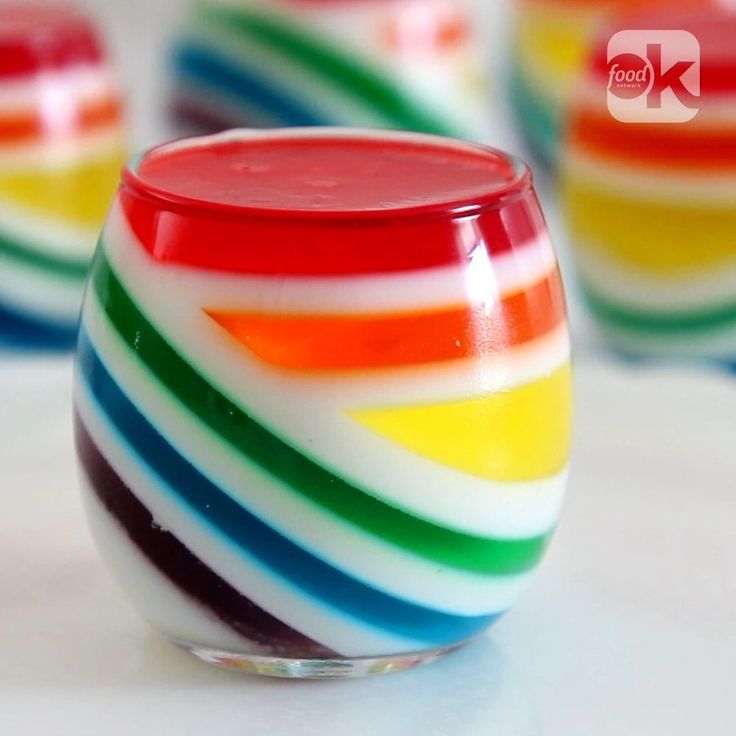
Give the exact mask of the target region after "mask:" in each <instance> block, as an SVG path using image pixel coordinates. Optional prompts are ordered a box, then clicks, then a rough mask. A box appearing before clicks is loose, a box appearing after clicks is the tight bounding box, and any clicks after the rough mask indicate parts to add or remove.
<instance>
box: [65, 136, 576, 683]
mask: <svg viewBox="0 0 736 736" xmlns="http://www.w3.org/2000/svg"><path fill="white" fill-rule="evenodd" d="M77 357H78V359H77V383H76V399H75V404H76V411H77V444H78V451H79V456H80V459H81V464H82V467H83V470H84V478H85V481H86V482H85V499H86V504H87V510H88V518H89V521H90V524H91V527H92V530H93V533H94V536H95V539H96V541H97V544H98V547H99V549H100V551H101V553H102V555H103V556H104V557H105V559H106V560H107V562H108V564H109V565H110V567H111V568H112V570H113V571H114V573H115V574H116V575H117V576H118V578H119V579H120V581H121V582H122V583H123V585H124V586H125V588H126V589H127V591H128V593H129V594H130V595H131V597H132V599H133V601H134V602H135V604H136V605H137V607H138V608H139V610H140V611H141V613H142V614H143V615H144V616H145V618H146V619H148V621H149V622H150V623H151V624H152V625H153V626H154V627H155V628H157V629H159V630H160V631H162V632H163V633H164V634H165V635H166V636H168V637H169V638H170V639H172V640H174V641H175V642H177V643H178V644H180V645H181V646H183V647H185V648H187V649H189V650H191V651H192V652H193V653H194V654H196V655H198V656H199V657H201V658H203V659H205V660H208V661H211V662H215V663H217V664H222V665H226V666H231V667H240V668H243V669H250V670H254V671H258V672H261V673H265V674H275V675H282V676H291V677H319V676H325V677H329V676H343V675H352V674H367V673H372V672H385V671H391V670H394V669H401V668H405V667H411V666H415V665H417V664H421V663H423V662H427V661H431V660H432V659H434V658H436V657H437V656H438V655H440V654H442V653H444V652H447V651H449V650H451V649H453V648H455V647H456V646H458V645H460V644H461V643H463V642H465V641H467V640H469V639H471V638H472V637H474V636H476V635H477V634H479V633H480V632H482V631H483V630H484V629H486V628H487V627H488V626H489V625H490V624H491V623H493V622H494V621H495V620H496V619H497V618H498V617H499V616H500V615H501V614H502V613H503V612H504V611H505V610H506V609H507V608H508V607H509V606H510V605H511V603H512V601H513V600H514V599H515V598H516V596H517V594H518V592H519V590H520V589H521V588H522V587H523V586H524V584H525V583H526V582H527V579H528V577H529V574H530V572H531V570H532V569H533V568H534V567H535V565H536V564H537V562H538V561H539V559H540V557H541V555H542V553H543V551H544V548H545V547H546V545H547V542H548V540H549V537H550V534H551V532H552V530H553V528H554V526H555V523H556V520H557V516H558V513H559V509H560V504H561V501H562V494H563V491H564V484H565V475H566V467H567V462H568V449H569V448H568V445H569V433H570V411H571V396H570V391H571V388H570V364H569V344H568V334H567V324H566V318H565V306H564V299H563V294H562V286H561V283H560V279H559V274H558V270H557V265H556V261H555V256H554V253H553V251H552V247H551V245H550V242H549V240H548V237H547V231H546V226H545V223H544V220H543V217H542V214H541V212H540V209H539V205H538V202H537V199H536V197H535V194H534V192H533V189H532V185H531V177H530V174H529V172H528V170H527V169H526V167H524V166H523V164H521V163H520V162H518V161H516V160H515V159H513V158H510V157H508V156H506V155H505V154H502V153H500V152H497V151H494V150H492V149H487V148H484V147H481V146H476V145H472V144H464V143H460V142H456V141H452V140H449V139H442V138H436V137H432V136H423V135H419V134H408V133H388V132H370V131H365V130H349V129H329V128H325V129H301V130H299V129H284V130H281V131H270V132H256V131H231V132H228V133H225V134H220V135H216V136H210V137H205V138H194V139H188V140H184V141H181V142H176V143H172V144H167V145H164V146H162V147H159V148H156V149H153V150H152V151H150V152H148V153H146V154H144V155H143V157H141V158H138V159H137V160H135V161H134V162H133V163H132V165H131V166H130V167H129V168H128V169H127V170H126V172H125V174H124V180H123V183H122V186H121V188H120V191H119V193H118V197H117V199H116V201H115V204H114V206H113V209H112V212H111V214H110V217H109V219H108V222H107V225H106V227H105V231H104V233H103V236H102V239H101V244H100V247H99V250H98V253H97V257H96V260H95V263H94V266H93V269H92V273H91V276H90V284H89V288H88V291H87V298H86V302H85V307H84V310H83V320H82V331H81V337H80V343H79V351H78V356H77Z"/></svg>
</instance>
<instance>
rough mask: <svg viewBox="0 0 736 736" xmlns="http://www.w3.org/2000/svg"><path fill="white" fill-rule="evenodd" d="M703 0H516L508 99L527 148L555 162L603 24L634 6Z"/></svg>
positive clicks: (685, 4)
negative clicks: (569, 115) (572, 107)
mask: <svg viewBox="0 0 736 736" xmlns="http://www.w3.org/2000/svg"><path fill="white" fill-rule="evenodd" d="M702 4H703V0H516V8H515V18H514V26H515V31H514V45H513V53H512V58H511V75H510V85H511V102H512V104H513V106H514V109H515V112H516V120H517V124H518V125H519V127H520V128H521V131H522V132H523V133H524V135H525V137H526V139H527V141H528V143H529V145H530V147H531V149H532V150H533V152H534V153H535V154H536V155H537V156H538V157H539V159H540V160H541V161H543V162H545V163H547V164H556V163H557V160H558V155H559V150H560V148H561V146H562V141H563V136H564V134H565V125H566V121H567V114H568V110H569V106H570V103H571V100H572V99H573V97H574V96H575V94H576V92H577V90H578V88H579V85H580V83H581V80H582V77H583V75H584V73H585V69H586V64H587V61H588V58H589V55H590V53H591V50H592V47H593V45H594V44H595V40H596V38H597V35H598V33H599V32H600V30H601V28H602V26H604V25H605V24H606V23H607V22H610V19H611V17H612V16H615V14H616V13H620V12H622V11H623V12H627V11H630V10H633V9H636V8H639V9H647V8H660V9H662V10H663V11H664V12H668V11H671V10H674V9H676V8H693V7H698V6H700V5H702Z"/></svg>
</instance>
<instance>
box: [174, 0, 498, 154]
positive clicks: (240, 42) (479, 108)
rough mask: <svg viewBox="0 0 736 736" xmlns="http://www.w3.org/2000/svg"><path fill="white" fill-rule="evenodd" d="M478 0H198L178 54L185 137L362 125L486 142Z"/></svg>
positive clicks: (177, 96) (177, 109)
mask: <svg viewBox="0 0 736 736" xmlns="http://www.w3.org/2000/svg"><path fill="white" fill-rule="evenodd" d="M481 27H482V26H480V25H479V24H478V23H477V22H475V16H474V13H473V12H472V9H471V7H470V6H469V3H468V0H418V1H417V0H383V1H382V2H375V0H329V2H325V1H324V0H319V1H316V2H315V1H312V2H303V0H242V1H241V2H239V3H237V4H235V3H230V2H224V1H223V0H197V2H195V3H194V4H193V7H192V10H191V13H190V14H189V16H188V19H187V20H186V21H185V24H184V27H183V29H182V31H181V32H180V34H179V39H178V41H177V42H176V45H175V47H174V51H173V59H172V73H173V100H172V102H173V105H172V106H173V111H174V114H175V118H176V120H177V121H178V123H179V124H180V125H181V127H182V129H184V130H185V131H187V132H190V133H191V132H199V133H204V132H215V131H217V130H222V129H223V128H229V127H233V126H240V125H242V126H253V127H277V126H286V125H291V126H305V125H354V126H371V127H378V128H400V129H406V130H418V131H422V132H426V133H436V134H441V135H453V136H456V137H460V138H469V139H472V140H482V141H485V140H487V138H488V136H489V131H490V124H491V118H490V116H491V99H490V84H489V82H488V75H487V73H486V66H487V64H486V61H485V51H486V49H485V47H484V39H483V37H482V34H481V33H480V30H479V29H480V28H481Z"/></svg>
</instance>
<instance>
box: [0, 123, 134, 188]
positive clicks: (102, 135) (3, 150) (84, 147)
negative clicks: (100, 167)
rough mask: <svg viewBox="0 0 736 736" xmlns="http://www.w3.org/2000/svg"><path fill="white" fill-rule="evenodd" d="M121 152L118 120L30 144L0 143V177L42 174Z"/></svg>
mask: <svg viewBox="0 0 736 736" xmlns="http://www.w3.org/2000/svg"><path fill="white" fill-rule="evenodd" d="M124 151H125V141H124V137H123V133H122V129H121V126H120V124H119V123H113V124H110V125H106V126H105V127H104V128H97V129H95V130H93V131H86V132H84V133H78V132H77V131H76V130H74V131H70V133H69V134H68V135H63V134H60V135H54V136H53V137H50V138H41V139H39V140H37V141H33V142H31V143H21V144H13V145H4V146H0V179H1V178H2V176H3V175H10V176H13V175H16V174H28V175H29V176H33V174H35V173H38V174H39V175H40V176H43V175H44V174H46V173H49V174H53V173H56V172H63V171H65V170H68V169H75V168H77V167H79V166H84V165H85V164H94V163H95V162H97V161H102V160H104V159H106V158H109V157H110V156H112V155H115V154H117V153H118V152H120V154H121V155H122V152H124Z"/></svg>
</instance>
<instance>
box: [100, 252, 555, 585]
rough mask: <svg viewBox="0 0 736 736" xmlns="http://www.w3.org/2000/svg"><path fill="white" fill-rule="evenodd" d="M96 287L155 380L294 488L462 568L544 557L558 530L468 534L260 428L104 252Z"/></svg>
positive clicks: (500, 570) (492, 570)
mask: <svg viewBox="0 0 736 736" xmlns="http://www.w3.org/2000/svg"><path fill="white" fill-rule="evenodd" d="M93 284H94V289H95V291H96V293H97V296H98V298H99V301H100V303H101V304H102V306H103V309H104V310H105V312H106V314H107V316H108V317H109V319H110V321H111V322H112V324H113V325H114V327H115V329H116V330H117V331H118V332H119V334H120V336H121V337H122V339H123V340H124V341H125V342H126V343H127V345H128V346H129V347H130V349H131V350H132V351H134V352H135V354H136V356H137V357H138V359H139V360H140V361H142V362H143V363H144V364H145V365H146V367H147V368H148V369H149V370H150V371H151V372H152V373H153V374H154V375H155V376H156V378H158V380H159V381H160V382H161V383H162V384H163V385H164V386H166V387H167V388H168V390H169V391H171V393H172V394H173V395H174V396H176V397H177V399H179V400H180V401H181V402H182V403H183V404H184V405H186V406H187V407H188V409H189V410H190V411H191V412H192V413H193V414H194V415H195V416H196V417H198V418H199V419H200V420H201V421H202V422H204V423H205V424H206V425H207V426H209V427H210V429H212V430H213V431H214V432H216V433H217V434H218V435H220V436H221V437H222V438H223V439H224V440H226V441H227V442H228V443H229V444H230V445H232V446H233V447H234V448H235V449H236V450H238V451H239V452H240V453H242V454H243V455H245V456H246V457H247V458H248V459H249V460H250V461H252V462H253V463H255V464H257V465H258V466H259V467H260V468H262V469H263V470H264V471H265V472H267V473H269V474H270V475H272V476H273V477H275V478H278V479H279V480H280V481H281V482H283V483H285V484H286V485H287V486H289V487H290V488H291V489H292V490H293V491H294V492H296V493H299V494H301V495H302V496H304V497H306V498H308V499H310V500H311V501H312V502H313V503H315V504H317V505H319V506H321V507H322V508H323V509H325V510H327V511H330V512H332V513H333V514H335V515H337V516H339V517H341V518H343V519H344V520H345V521H348V522H350V523H351V524H354V525H355V526H357V527H359V528H361V529H363V530H364V531H366V532H369V533H371V534H374V535H376V536H378V537H381V538H382V539H384V540H385V541H387V542H390V543H392V544H394V545H396V546H398V547H402V548H404V549H405V550H407V551H409V552H412V553H414V554H416V555H419V556H421V557H425V558H427V559H430V560H433V561H435V562H438V563H443V564H445V565H448V566H451V567H455V568H458V569H461V570H469V571H472V572H476V573H487V574H497V575H499V574H514V573H519V572H523V571H525V570H528V569H530V568H531V567H533V566H534V564H535V563H536V562H537V561H538V560H539V558H540V557H541V555H542V553H543V551H544V548H545V547H546V545H547V542H548V540H549V537H550V534H551V532H550V533H548V534H545V535H542V536H538V537H533V538H529V539H520V540H504V539H487V538H482V537H476V536H472V535H469V534H464V533H462V532H457V531H453V530H450V529H446V528H444V527H440V526H437V525H435V524H433V523H431V522H429V521H425V520H423V519H420V518H417V517H415V516H413V515H412V514H409V513H407V512H405V511H402V510H400V509H397V508H395V507H393V506H390V505H388V504H386V503H383V502H382V501H380V500H378V499H377V498H375V497H374V496H373V495H371V494H369V493H367V492H365V491H363V490H361V489H360V488H357V487H356V486H354V485H352V484H350V483H348V482H347V481H345V480H344V479H342V478H340V477H338V476H336V475H334V474H333V473H331V472H330V471H329V470H327V469H326V468H323V467H322V466H321V465H319V464H317V463H316V462H314V461H313V460H311V459H309V458H308V457H306V456H304V455H302V454H301V453H299V452H298V451H297V450H295V449H294V448H293V447H291V446H290V445H288V444H287V443H285V442H284V441H283V440H281V439H279V438H278V437H276V436H275V435H274V434H272V433H271V432H269V431H268V430H267V429H266V428H265V427H263V426H261V425H260V424H259V423H258V422H256V421H255V420H254V419H253V418H251V417H250V416H248V414H246V413H245V412H244V411H243V410H242V409H241V408H240V407H239V406H237V405H236V404H234V403H233V402H232V401H230V400H229V399H228V398H227V397H225V396H224V395H223V394H222V393H221V392H220V391H218V390H217V389H216V388H215V387H214V386H212V385H211V384H209V383H208V382H207V381H206V380H205V379H204V378H203V377H202V375H200V374H199V373H198V372H197V371H196V370H195V369H194V368H193V367H192V366H191V365H190V364H189V363H188V362H187V361H186V360H185V359H183V358H182V357H181V356H180V355H179V354H178V353H177V352H176V350H174V348H173V347H172V346H171V345H170V344H169V343H168V342H167V341H166V339H165V338H164V337H162V335H160V334H159V333H158V332H157V331H156V329H155V328H154V327H153V326H152V325H151V324H150V323H149V322H148V320H147V319H146V317H145V316H144V315H143V313H142V312H141V311H140V309H138V307H137V306H136V305H135V304H134V302H133V301H132V299H131V298H130V297H129V296H128V294H127V293H126V291H125V289H124V287H123V285H122V284H121V282H120V280H119V279H118V277H117V276H116V275H115V273H114V272H113V271H112V269H111V267H110V264H109V263H108V262H107V261H106V259H105V257H104V253H103V252H102V251H100V254H99V259H98V261H97V263H96V265H95V269H94V275H93ZM450 492H451V489H448V493H450Z"/></svg>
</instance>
